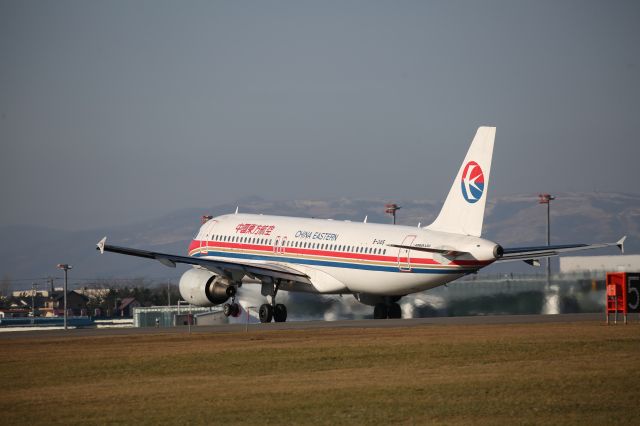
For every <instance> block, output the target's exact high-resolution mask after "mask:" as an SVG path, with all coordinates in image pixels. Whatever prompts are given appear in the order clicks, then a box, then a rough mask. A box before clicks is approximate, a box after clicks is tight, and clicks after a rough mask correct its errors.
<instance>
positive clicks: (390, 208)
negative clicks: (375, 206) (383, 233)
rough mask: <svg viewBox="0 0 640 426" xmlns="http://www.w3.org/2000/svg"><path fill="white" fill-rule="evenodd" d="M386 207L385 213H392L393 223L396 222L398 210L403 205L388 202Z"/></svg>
mask: <svg viewBox="0 0 640 426" xmlns="http://www.w3.org/2000/svg"><path fill="white" fill-rule="evenodd" d="M384 208H385V210H384V211H385V213H387V214H390V215H391V216H393V224H394V225H395V224H396V211H398V210H400V209H401V208H402V207H400V206H399V205H397V204H386V205H385V206H384Z"/></svg>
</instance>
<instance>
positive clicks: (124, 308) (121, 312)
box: [116, 297, 142, 318]
mask: <svg viewBox="0 0 640 426" xmlns="http://www.w3.org/2000/svg"><path fill="white" fill-rule="evenodd" d="M140 306H142V303H140V302H138V301H137V300H136V299H135V298H133V297H127V298H124V299H122V301H121V302H120V304H119V305H118V307H117V308H116V316H118V317H127V318H131V317H132V316H133V308H139V307H140Z"/></svg>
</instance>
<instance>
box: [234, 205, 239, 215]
mask: <svg viewBox="0 0 640 426" xmlns="http://www.w3.org/2000/svg"><path fill="white" fill-rule="evenodd" d="M238 209H240V206H236V212H235V213H234V214H238Z"/></svg>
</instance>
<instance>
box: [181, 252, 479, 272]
mask: <svg viewBox="0 0 640 426" xmlns="http://www.w3.org/2000/svg"><path fill="white" fill-rule="evenodd" d="M193 256H194V257H206V256H215V257H230V258H233V259H249V260H262V261H267V262H286V263H293V264H296V263H297V264H301V265H315V266H329V267H334V268H345V269H360V270H365V271H382V272H405V273H414V274H470V273H473V272H475V271H476V269H462V268H460V269H457V268H455V269H435V268H422V267H415V266H412V267H411V270H410V271H405V270H400V269H399V268H398V266H381V265H367V264H361V263H345V262H336V261H330V260H311V259H304V258H299V257H284V256H265V255H255V254H247V253H227V252H219V251H208V252H207V253H206V254H202V253H195V254H194V255H193Z"/></svg>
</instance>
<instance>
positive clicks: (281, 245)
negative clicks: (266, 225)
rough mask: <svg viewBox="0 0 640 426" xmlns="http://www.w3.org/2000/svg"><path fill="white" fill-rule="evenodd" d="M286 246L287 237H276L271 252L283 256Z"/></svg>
mask: <svg viewBox="0 0 640 426" xmlns="http://www.w3.org/2000/svg"><path fill="white" fill-rule="evenodd" d="M286 246H287V237H281V236H280V235H278V236H277V237H276V239H275V240H274V243H273V252H274V253H275V254H284V253H285V251H286Z"/></svg>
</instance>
